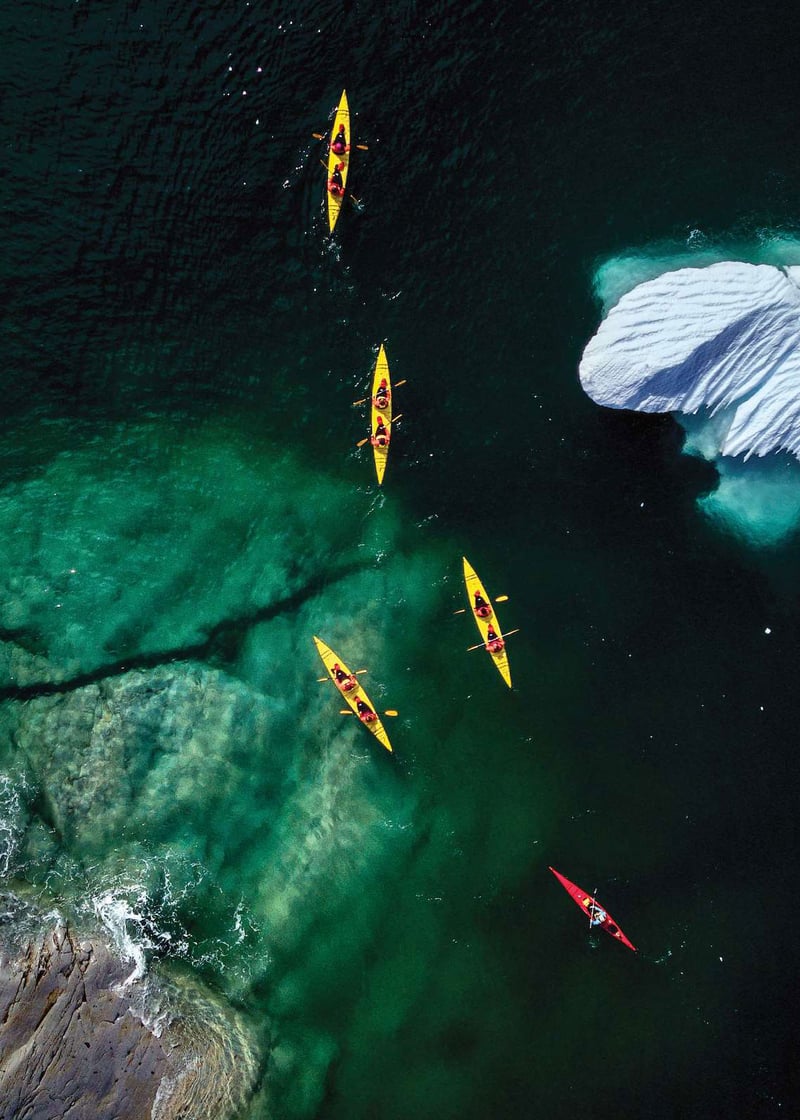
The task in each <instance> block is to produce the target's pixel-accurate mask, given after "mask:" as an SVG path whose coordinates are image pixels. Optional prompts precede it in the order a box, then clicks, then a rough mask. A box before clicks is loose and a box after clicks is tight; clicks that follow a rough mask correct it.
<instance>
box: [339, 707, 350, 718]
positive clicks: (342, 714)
mask: <svg viewBox="0 0 800 1120" xmlns="http://www.w3.org/2000/svg"><path fill="white" fill-rule="evenodd" d="M352 714H353V713H352V712H351V711H350V709H349V708H347V709H346V710H345V709H344V708H340V709H339V715H340V716H351V715H352Z"/></svg>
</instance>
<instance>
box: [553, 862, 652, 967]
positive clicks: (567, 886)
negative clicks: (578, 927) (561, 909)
mask: <svg viewBox="0 0 800 1120" xmlns="http://www.w3.org/2000/svg"><path fill="white" fill-rule="evenodd" d="M550 870H551V871H552V872H553V874H554V875H555V877H556V879H558V881H559V883H560V884H561V886H562V887H563V888H564V890H565V891H566V892H567V894H568V895H569V896H570V898H572V899H573V901H574V902H576V903H577V904H578V906H580V908H581V910H583V912H584V914H586V915H587V917H588V918H589V923H590V926H593V927H598V928H600V929H604V930H605V931H606V933H610V934H611V936H612V937H613V938H615V940H617V941H621V942H622V944H623V945H627V946H628V948H629V949H633V951H634V953H635V952H636V951H637V950H636V946H635V945H634V944H633V943H632V942H631V941H629V940H628V939H627V937H626V936H625V934H624V933H623V932H622V930H621V929H620V928H619V926H618V925H617V923H616V922H615V921H614V919H613V918H612V917H611V915H610V914H609V912H608V911H607V910H605V909H603V907H602V906H601V905H600V903H599V902H598V901H597V899H596V898H592V896H591V895H590V894H587V893H586V891H584V890H581V888H580V887H576V886H575V884H574V883H570V881H569V879H567V878H566V877H565V876H564V875H559V873H558V872H557V871H556V869H555V867H551V868H550Z"/></svg>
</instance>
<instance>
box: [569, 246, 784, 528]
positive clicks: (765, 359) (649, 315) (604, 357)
mask: <svg viewBox="0 0 800 1120" xmlns="http://www.w3.org/2000/svg"><path fill="white" fill-rule="evenodd" d="M716 252H718V250H713V249H709V250H703V251H701V252H700V253H697V252H692V253H687V252H685V251H682V252H681V253H680V254H673V255H672V257H671V258H670V257H669V256H658V255H656V256H651V257H649V258H648V257H645V256H644V255H643V256H642V257H632V258H625V259H622V260H620V259H618V260H617V261H614V262H608V263H607V264H606V265H605V266H603V268H601V269H599V270H598V273H597V276H596V283H595V288H596V291H597V293H598V295H600V297H601V299H603V300H604V302H605V301H606V300H607V299H608V298H609V297H610V296H614V295H615V294H617V293H619V292H620V291H621V289H623V288H625V280H624V279H623V278H625V279H626V280H627V281H633V286H632V287H630V288H629V289H628V290H626V291H624V294H621V295H620V298H619V300H618V302H617V303H616V305H615V306H613V307H612V308H611V310H610V311H609V312H608V315H607V317H606V319H605V320H604V321H603V322H602V323H601V325H600V327H599V329H598V331H597V333H596V334H595V336H594V337H593V338H592V339H591V340H590V342H589V343H588V345H587V346H586V349H585V350H584V353H583V357H582V359H581V363H580V371H579V372H580V379H581V384H582V385H583V388H584V389H585V391H586V392H587V394H588V395H589V396H590V397H591V398H592V399H593V400H594V401H596V402H597V403H598V404H602V405H605V406H607V407H610V408H625V409H634V410H636V411H641V412H675V413H677V414H679V418H680V419H681V420H682V422H683V423H684V426H685V427H686V429H687V441H686V445H685V450H686V451H687V452H689V453H694V454H700V455H702V456H703V457H704V458H706V459H708V460H710V461H712V462H714V463H715V464H716V465H717V468H718V470H719V471H720V476H721V482H720V486H719V488H718V489H717V490H716V491H715V492H714V494H713V495H711V496H710V497H706V498H704V499H703V500H702V508H703V509H704V510H705V511H706V512H707V513H708V514H709V515H711V516H713V517H714V518H715V519H717V520H719V521H720V522H722V523H724V524H725V525H726V526H727V527H729V528H732V529H734V530H736V531H737V532H739V533H742V534H744V535H745V536H747V538H748V539H749V540H750V541H751V542H752V543H759V544H773V543H775V542H776V541H777V540H779V539H780V538H781V537H782V536H784V535H786V533H788V532H789V531H791V530H792V529H793V528H794V527H795V526H796V524H797V521H798V518H800V475H798V473H797V472H796V471H794V470H790V471H787V469H786V462H785V459H784V458H779V459H778V460H777V461H776V460H775V459H774V456H773V458H772V459H771V460H770V462H769V463H768V464H766V465H764V466H759V467H756V466H755V465H753V466H752V467H751V466H747V465H746V463H747V460H748V459H751V457H758V458H763V457H765V456H772V455H773V453H774V452H780V451H788V452H790V453H791V455H792V456H795V457H797V458H800V267H798V266H797V265H795V264H790V263H786V264H784V265H783V267H778V266H777V265H776V264H754V263H747V262H743V261H730V260H728V261H722V262H719V261H717V262H715V263H709V264H707V265H706V267H695V266H693V267H683V265H684V264H685V262H686V261H687V260H692V262H693V265H696V263H697V262H698V258H699V259H700V260H705V259H707V258H709V257H713V255H714V253H716ZM752 255H753V256H756V255H758V254H757V253H756V252H755V251H754V253H753V254H752ZM761 255H762V257H768V256H771V257H772V258H773V259H780V257H781V255H783V258H784V260H785V261H787V262H788V261H790V260H794V261H796V260H798V259H800V246H798V244H797V242H794V241H787V240H783V241H775V240H773V241H770V242H768V243H767V242H765V243H764V245H762V246H761ZM675 264H678V265H679V267H678V268H677V269H676V268H675V267H674V265H675ZM670 265H671V266H672V267H666V266H670ZM665 267H666V270H664V269H665ZM652 269H657V270H658V269H660V270H661V273H660V274H657V275H655V276H648V275H646V274H647V273H648V272H649V271H650V270H652ZM642 276H644V277H645V278H644V280H643V282H639V278H640V277H642ZM743 463H744V464H745V466H744V469H743V466H742V464H743ZM776 500H777V504H776Z"/></svg>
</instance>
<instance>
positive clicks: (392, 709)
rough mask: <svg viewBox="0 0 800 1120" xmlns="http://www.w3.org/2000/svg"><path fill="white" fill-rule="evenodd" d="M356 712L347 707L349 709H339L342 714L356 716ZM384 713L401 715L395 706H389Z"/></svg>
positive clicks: (386, 714)
mask: <svg viewBox="0 0 800 1120" xmlns="http://www.w3.org/2000/svg"><path fill="white" fill-rule="evenodd" d="M355 714H356V713H355V712H351V711H350V709H349V708H347V709H345V708H340V709H339V715H340V716H354V715H355ZM383 714H384V715H385V716H399V715H400V713H399V712H398V711H396V710H395V709H394V708H387V709H386V711H385V712H384V713H383Z"/></svg>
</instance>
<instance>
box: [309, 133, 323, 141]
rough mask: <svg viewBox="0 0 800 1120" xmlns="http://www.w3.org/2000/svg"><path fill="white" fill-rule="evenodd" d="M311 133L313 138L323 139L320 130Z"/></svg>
mask: <svg viewBox="0 0 800 1120" xmlns="http://www.w3.org/2000/svg"><path fill="white" fill-rule="evenodd" d="M311 135H312V136H313V137H314V139H315V140H324V139H325V137H324V136H323V135H322V133H321V132H312V133H311Z"/></svg>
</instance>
